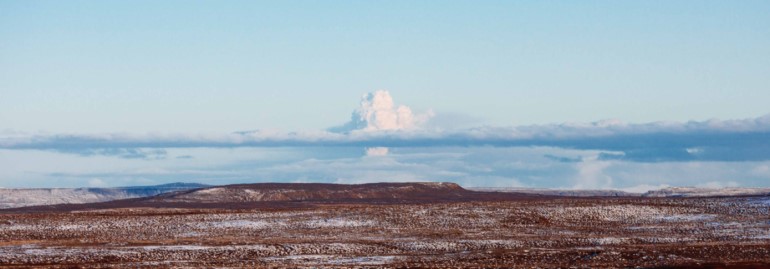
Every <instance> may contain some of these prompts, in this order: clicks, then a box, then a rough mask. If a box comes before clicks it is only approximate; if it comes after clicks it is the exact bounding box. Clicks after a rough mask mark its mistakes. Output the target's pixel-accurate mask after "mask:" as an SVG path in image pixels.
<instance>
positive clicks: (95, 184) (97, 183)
mask: <svg viewBox="0 0 770 269" xmlns="http://www.w3.org/2000/svg"><path fill="white" fill-rule="evenodd" d="M88 186H89V187H92V188H104V187H107V182H104V180H101V179H99V178H92V179H90V180H88Z"/></svg>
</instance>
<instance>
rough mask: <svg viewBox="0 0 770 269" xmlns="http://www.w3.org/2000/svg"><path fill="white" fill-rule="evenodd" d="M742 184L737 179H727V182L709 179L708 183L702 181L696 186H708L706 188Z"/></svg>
mask: <svg viewBox="0 0 770 269" xmlns="http://www.w3.org/2000/svg"><path fill="white" fill-rule="evenodd" d="M738 186H740V184H738V182H735V181H727V182H721V181H709V182H706V183H700V184H696V185H695V187H698V188H706V189H721V188H726V187H738Z"/></svg>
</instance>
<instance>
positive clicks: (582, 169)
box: [573, 156, 612, 189]
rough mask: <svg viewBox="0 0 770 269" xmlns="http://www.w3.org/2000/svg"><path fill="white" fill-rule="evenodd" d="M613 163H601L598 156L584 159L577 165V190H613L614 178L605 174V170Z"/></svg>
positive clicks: (575, 186)
mask: <svg viewBox="0 0 770 269" xmlns="http://www.w3.org/2000/svg"><path fill="white" fill-rule="evenodd" d="M611 164H612V163H611V162H609V161H600V160H598V156H591V157H589V158H585V159H583V160H582V161H581V162H578V163H577V164H576V165H575V168H576V169H577V175H576V176H575V179H574V180H575V182H576V183H575V185H574V186H573V188H575V189H609V188H612V177H611V176H609V175H607V174H605V172H604V170H605V169H606V168H608V167H609V166H610V165H611Z"/></svg>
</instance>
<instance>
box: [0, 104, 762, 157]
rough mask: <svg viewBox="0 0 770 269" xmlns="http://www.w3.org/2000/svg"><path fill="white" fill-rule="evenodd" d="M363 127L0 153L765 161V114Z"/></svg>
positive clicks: (9, 142)
mask: <svg viewBox="0 0 770 269" xmlns="http://www.w3.org/2000/svg"><path fill="white" fill-rule="evenodd" d="M383 124H384V125H383ZM392 124H396V125H392ZM398 124H399V121H398V120H394V119H392V118H390V119H389V120H387V121H385V122H384V123H382V124H379V123H372V126H375V127H372V128H381V127H382V126H389V127H394V126H397V125H398ZM376 126H380V127H376ZM368 127H369V125H367V127H364V129H357V130H361V131H353V132H349V133H334V132H329V131H315V132H288V133H285V132H278V131H261V130H257V131H249V132H236V133H229V134H219V135H189V134H176V135H174V134H167V135H154V134H148V135H134V134H98V135H91V134H34V135H20V134H18V133H14V135H12V136H2V135H0V148H3V149H37V150H53V151H60V152H70V153H78V154H83V155H91V154H98V153H99V152H105V153H108V154H112V155H117V156H124V157H132V156H134V155H137V154H134V152H133V151H132V150H130V149H139V148H141V149H153V148H160V149H162V148H208V147H213V148H235V147H361V148H367V147H389V148H398V147H447V146H461V147H469V146H493V147H532V146H547V147H559V148H570V149H583V150H603V151H608V153H604V154H601V155H600V156H598V157H597V158H598V159H599V160H625V161H639V162H665V161H696V160H697V161H752V160H770V115H767V116H763V117H759V118H754V119H744V120H726V121H720V120H709V121H703V122H697V121H690V122H685V123H677V122H655V123H647V124H624V123H618V122H613V123H611V124H608V123H607V122H605V121H601V122H595V123H588V124H573V123H568V124H551V125H530V126H519V127H490V126H485V127H476V128H468V129H461V130H453V131H442V130H438V129H424V128H423V129H403V130H378V131H363V130H368V129H366V128H368ZM382 128H384V127H382ZM394 128H395V127H394ZM105 149H110V150H105ZM115 149H120V150H115ZM156 155H157V154H156ZM137 156H139V155H137Z"/></svg>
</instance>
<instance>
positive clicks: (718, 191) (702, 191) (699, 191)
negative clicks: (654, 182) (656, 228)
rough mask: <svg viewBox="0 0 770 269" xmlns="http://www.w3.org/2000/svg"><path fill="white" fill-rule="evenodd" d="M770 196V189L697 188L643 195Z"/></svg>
mask: <svg viewBox="0 0 770 269" xmlns="http://www.w3.org/2000/svg"><path fill="white" fill-rule="evenodd" d="M742 195H770V188H735V187H731V188H696V187H669V188H663V189H660V190H652V191H648V192H647V193H645V194H643V195H642V196H645V197H707V196H712V197H713V196H742Z"/></svg>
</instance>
